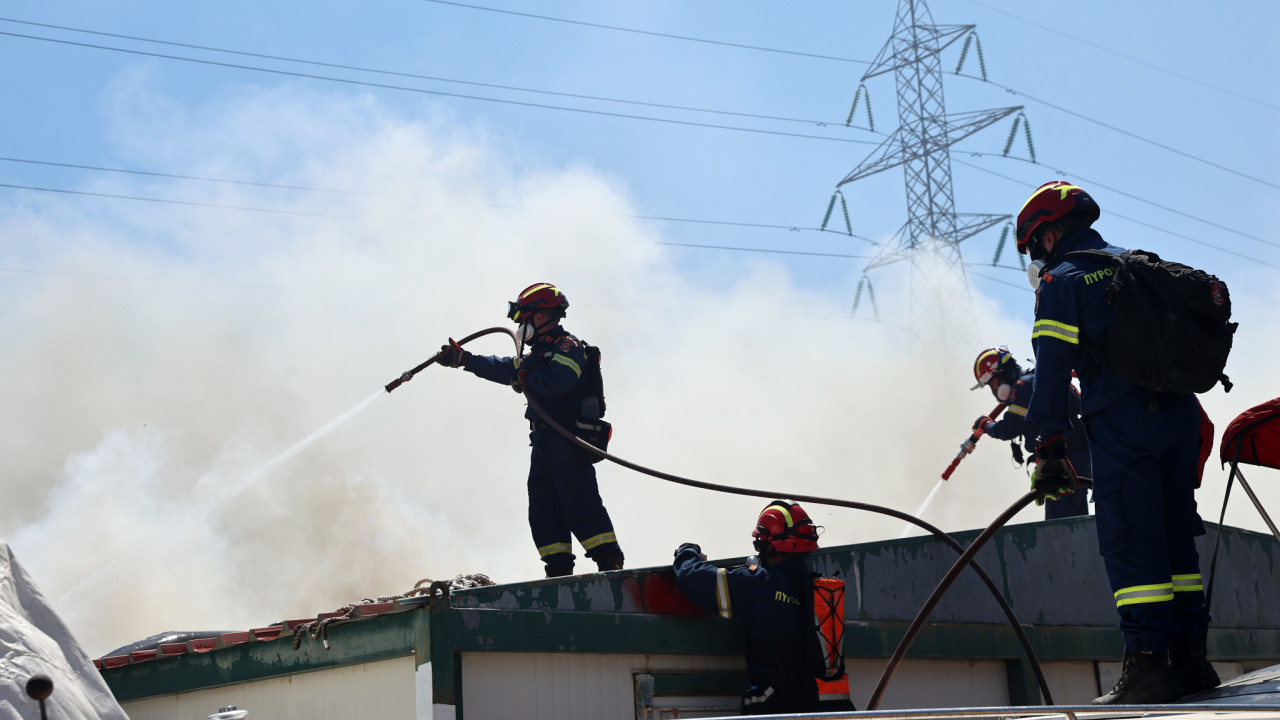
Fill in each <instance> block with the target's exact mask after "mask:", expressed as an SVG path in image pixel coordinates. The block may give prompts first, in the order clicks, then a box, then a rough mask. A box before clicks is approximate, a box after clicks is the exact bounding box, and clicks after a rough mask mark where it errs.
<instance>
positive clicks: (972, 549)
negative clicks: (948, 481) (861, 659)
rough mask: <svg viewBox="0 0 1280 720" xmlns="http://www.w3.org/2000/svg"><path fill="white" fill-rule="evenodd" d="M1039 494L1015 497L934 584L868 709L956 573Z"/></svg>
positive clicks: (1050, 701) (1049, 700)
mask: <svg viewBox="0 0 1280 720" xmlns="http://www.w3.org/2000/svg"><path fill="white" fill-rule="evenodd" d="M1040 495H1041V493H1040V492H1039V491H1037V490H1032V491H1031V492H1029V493H1027V494H1026V495H1023V496H1022V497H1020V498H1018V500H1017V502H1015V503H1014V504H1012V505H1010V506H1009V508H1008V509H1007V510H1005V511H1004V512H1003V513H1001V514H1000V516H999V517H997V518H996V519H995V521H993V522H992V523H991V524H990V525H989V526H987V529H986V530H983V531H982V534H981V535H979V536H978V537H977V538H975V539H974V541H973V542H972V543H970V544H969V547H968V548H967V549H966V550H965V551H964V552H962V553H960V558H959V559H958V560H956V562H955V564H954V565H952V566H951V569H950V570H948V571H947V574H946V575H944V576H943V577H942V580H940V581H939V582H938V586H937V587H936V588H934V589H933V593H932V594H931V595H929V599H928V600H926V601H925V603H924V605H923V606H922V607H921V608H920V612H918V613H916V617H915V619H914V620H912V621H911V625H909V626H908V627H907V631H906V633H904V634H903V636H902V640H900V641H899V642H898V647H897V648H896V649H895V650H894V651H893V657H890V658H889V664H888V665H887V666H885V669H884V674H882V675H881V676H880V682H878V683H876V689H875V690H874V691H872V693H871V699H870V700H868V701H867V709H868V710H875V709H876V708H878V707H880V699H881V698H882V697H883V696H884V691H885V688H887V687H888V686H889V680H890V679H891V678H892V677H893V673H894V671H895V670H897V669H898V664H899V663H901V662H902V659H903V658H904V657H906V655H907V650H909V649H910V648H911V643H912V642H913V641H914V640H915V639H916V635H918V634H920V628H922V627H924V623H925V621H926V620H928V619H929V614H930V613H932V612H933V609H934V608H936V607H937V606H938V603H939V602H941V601H942V596H943V595H945V594H946V592H947V589H948V588H950V587H951V584H952V583H953V582H955V580H956V578H958V577H960V571H961V570H964V567H965V565H968V564H969V563H973V567H974V568H975V569H976V568H977V567H978V564H977V563H976V562H974V560H973V558H974V556H976V555H977V554H978V551H979V550H981V549H982V546H983V545H986V544H987V541H988V540H990V539H991V538H992V536H993V535H995V534H996V531H998V530H999V529H1000V528H1002V527H1004V525H1005V523H1007V522H1009V520H1010V518H1012V517H1013V516H1014V515H1017V514H1018V513H1019V512H1020V511H1021V510H1022V508H1024V507H1026V506H1027V505H1030V504H1031V501H1033V500H1035V499H1036V498H1037V497H1039V496H1040ZM1032 663H1033V664H1034V666H1035V669H1036V677H1037V678H1040V677H1042V676H1041V674H1040V665H1039V663H1037V662H1036V661H1034V660H1033V661H1032ZM1040 692H1042V693H1044V694H1045V695H1044V702H1045V704H1046V705H1052V704H1053V699H1052V698H1050V697H1049V693H1048V691H1047V690H1046V689H1045V687H1044V685H1041V686H1040Z"/></svg>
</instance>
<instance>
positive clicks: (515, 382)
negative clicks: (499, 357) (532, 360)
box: [511, 358, 529, 393]
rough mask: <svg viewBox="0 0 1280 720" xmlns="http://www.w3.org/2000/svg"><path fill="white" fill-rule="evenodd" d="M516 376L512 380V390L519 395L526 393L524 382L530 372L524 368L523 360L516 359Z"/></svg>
mask: <svg viewBox="0 0 1280 720" xmlns="http://www.w3.org/2000/svg"><path fill="white" fill-rule="evenodd" d="M514 362H515V365H516V376H515V377H514V378H512V380H511V389H512V390H515V391H516V392H518V393H522V392H524V382H525V380H526V379H527V378H528V377H529V371H528V370H526V369H525V368H524V361H523V359H522V358H516V359H515V361H514Z"/></svg>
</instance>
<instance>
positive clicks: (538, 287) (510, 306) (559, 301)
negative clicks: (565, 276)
mask: <svg viewBox="0 0 1280 720" xmlns="http://www.w3.org/2000/svg"><path fill="white" fill-rule="evenodd" d="M557 308H558V309H559V310H560V311H561V312H560V314H561V315H563V314H564V311H565V310H568V309H569V298H567V297H565V295H564V293H562V292H560V288H558V287H556V286H555V285H552V284H551V283H534V284H532V285H530V286H529V287H527V288H525V289H524V290H521V291H520V294H519V295H517V296H516V299H515V300H513V301H511V302H508V303H507V317H508V318H509V319H511V320H514V321H515V322H524V321H525V320H527V319H528V316H530V315H532V314H534V313H536V312H539V311H542V310H553V309H557Z"/></svg>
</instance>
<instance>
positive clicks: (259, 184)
mask: <svg viewBox="0 0 1280 720" xmlns="http://www.w3.org/2000/svg"><path fill="white" fill-rule="evenodd" d="M0 162H11V163H23V164H26V165H44V166H46V167H60V168H70V169H73V170H94V171H97V172H109V173H125V174H128V175H144V176H147V177H158V178H168V179H170V180H196V181H199V182H210V183H225V184H228V185H247V186H251V187H265V188H274V189H278V190H304V191H306V192H320V193H335V194H340V195H361V196H364V197H384V196H382V195H375V194H373V193H364V192H357V191H354V190H329V189H326V188H318V187H308V186H305V185H277V184H275V183H266V182H254V181H252V180H228V179H225V178H211V177H199V176H196V175H176V174H174V173H162V172H152V171H148V170H125V169H122V168H108V167H98V166H95V165H77V164H74V163H62V162H52V161H50V160H30V159H27V158H12V157H0ZM28 189H35V188H28Z"/></svg>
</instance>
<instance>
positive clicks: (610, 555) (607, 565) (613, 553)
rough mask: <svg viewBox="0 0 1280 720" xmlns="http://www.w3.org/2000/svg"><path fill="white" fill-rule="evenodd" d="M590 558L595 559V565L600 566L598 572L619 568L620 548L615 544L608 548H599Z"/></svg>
mask: <svg viewBox="0 0 1280 720" xmlns="http://www.w3.org/2000/svg"><path fill="white" fill-rule="evenodd" d="M591 559H592V560H595V561H596V567H598V568H600V572H605V571H607V570H621V569H622V548H620V547H618V546H616V545H615V546H613V547H611V548H609V549H608V550H601V551H600V552H598V553H596V554H595V556H594V557H592V558H591Z"/></svg>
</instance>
